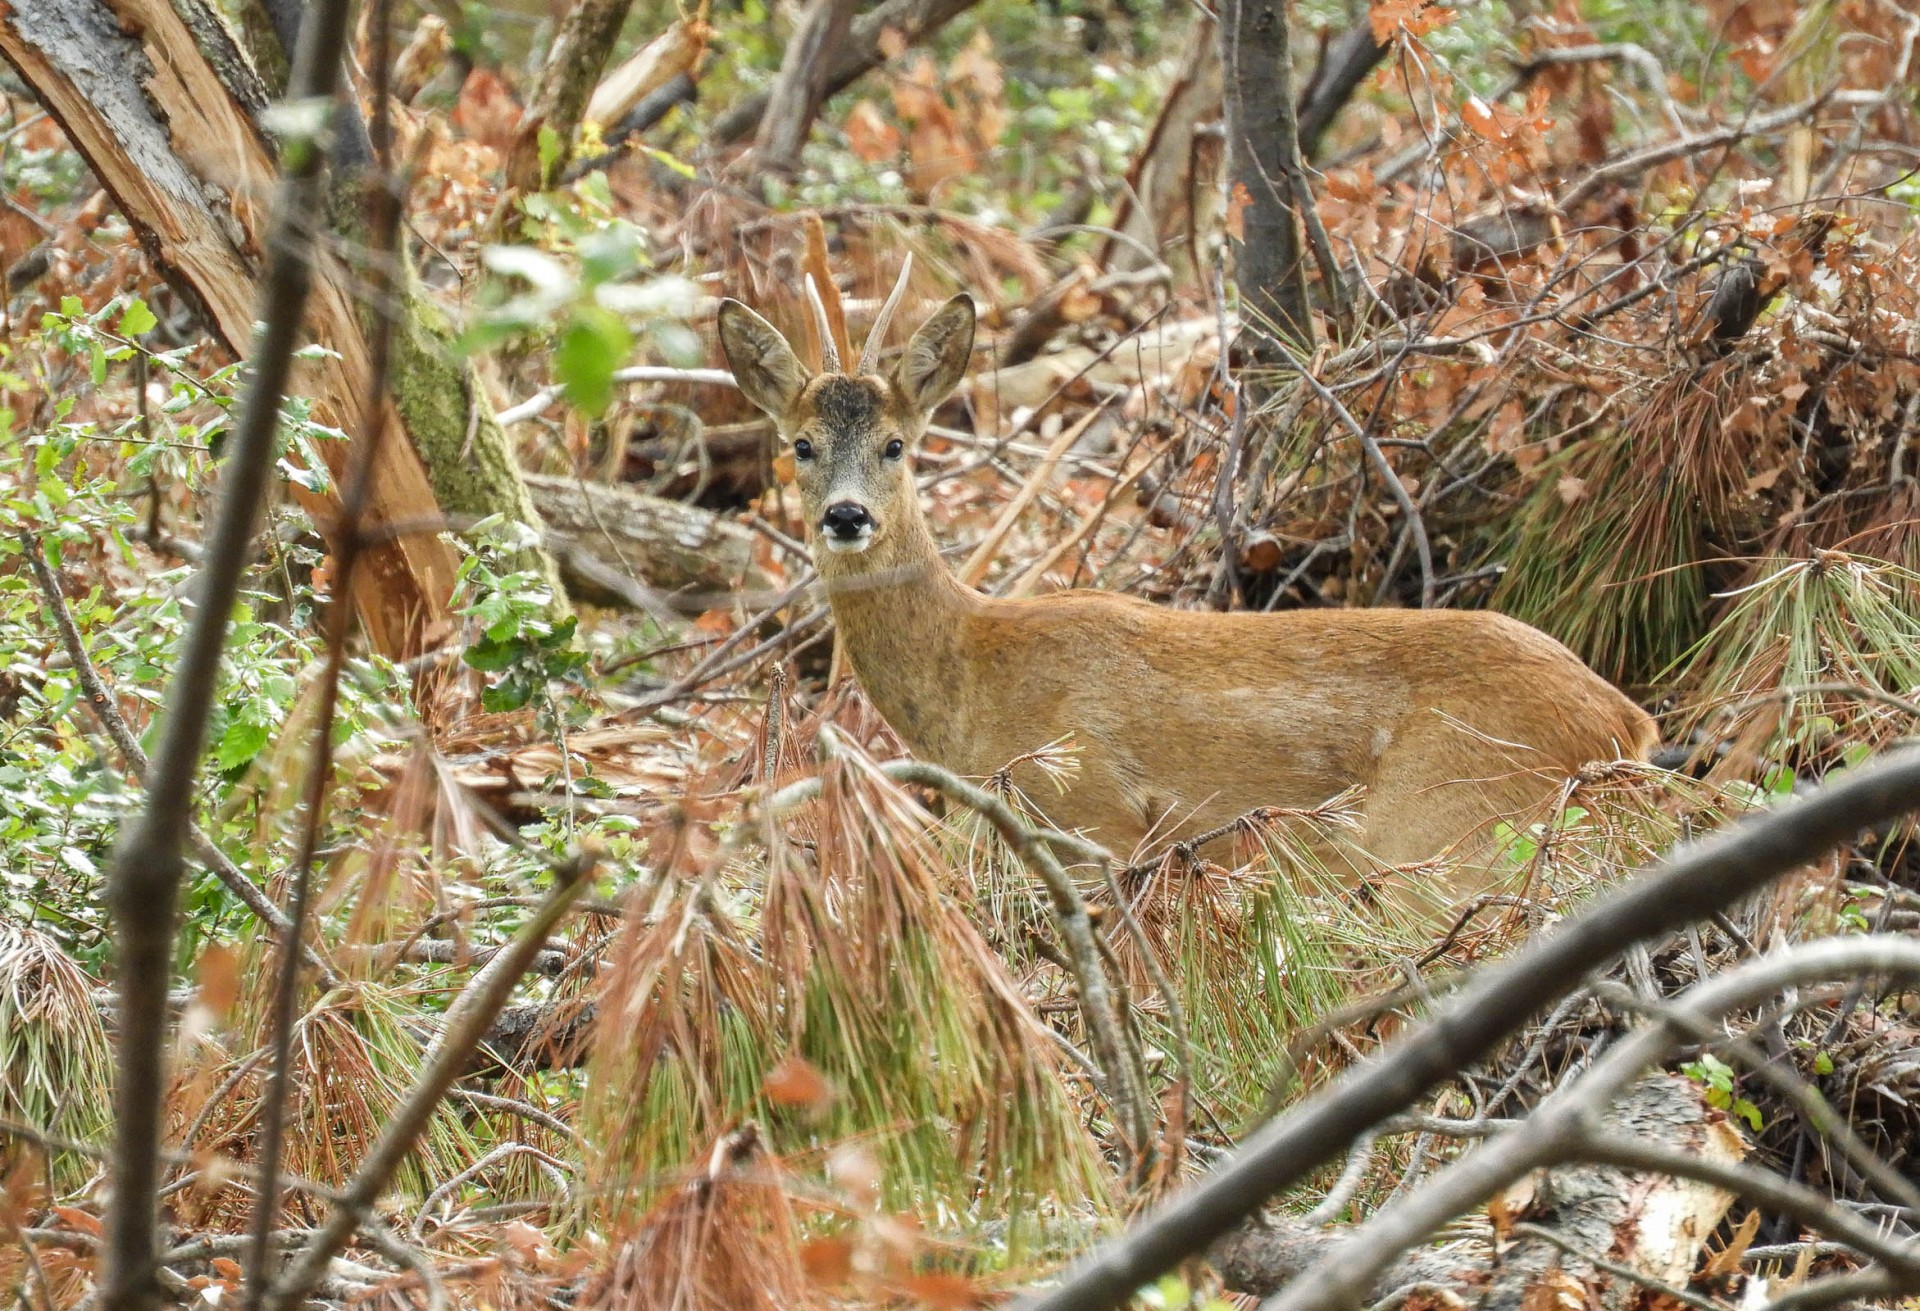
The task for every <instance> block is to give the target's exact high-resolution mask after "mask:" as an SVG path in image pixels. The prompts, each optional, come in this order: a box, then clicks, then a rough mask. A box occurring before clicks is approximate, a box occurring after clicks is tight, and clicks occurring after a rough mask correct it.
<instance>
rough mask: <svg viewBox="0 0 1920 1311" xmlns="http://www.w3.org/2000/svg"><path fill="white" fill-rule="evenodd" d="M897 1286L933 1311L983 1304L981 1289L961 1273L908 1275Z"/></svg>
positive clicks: (967, 1309)
mask: <svg viewBox="0 0 1920 1311" xmlns="http://www.w3.org/2000/svg"><path fill="white" fill-rule="evenodd" d="M897 1287H898V1289H899V1291H900V1292H901V1293H902V1294H903V1295H905V1296H906V1297H908V1298H911V1299H912V1300H913V1301H915V1302H918V1303H919V1304H920V1305H921V1306H927V1307H934V1308H936V1311H970V1308H973V1307H983V1306H986V1305H987V1295H986V1292H985V1290H983V1289H982V1288H981V1287H980V1285H978V1284H976V1283H974V1282H973V1280H971V1279H968V1278H967V1277H966V1276H965V1275H952V1274H932V1275H909V1276H908V1277H907V1278H905V1279H902V1280H900V1281H899V1283H898V1285H897Z"/></svg>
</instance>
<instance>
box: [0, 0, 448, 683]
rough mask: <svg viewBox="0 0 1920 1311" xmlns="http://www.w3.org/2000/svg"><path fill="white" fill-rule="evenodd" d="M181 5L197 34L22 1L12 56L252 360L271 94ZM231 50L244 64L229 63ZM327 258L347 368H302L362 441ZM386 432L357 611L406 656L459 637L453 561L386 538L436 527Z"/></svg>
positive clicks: (136, 13)
mask: <svg viewBox="0 0 1920 1311" xmlns="http://www.w3.org/2000/svg"><path fill="white" fill-rule="evenodd" d="M177 8H178V10H179V11H180V12H186V13H189V14H195V15H197V16H198V18H197V20H196V21H195V22H194V23H193V24H192V25H191V26H189V24H188V23H186V22H184V21H182V19H181V18H180V15H179V12H176V5H174V4H170V3H167V0H113V2H112V3H108V0H12V3H11V4H10V5H9V6H7V7H5V8H3V9H0V54H3V55H4V56H5V57H6V59H7V60H8V62H10V63H11V64H12V65H13V66H14V68H15V69H17V70H18V71H19V73H20V76H21V77H22V78H23V79H24V80H25V81H26V82H27V84H28V85H29V86H30V87H32V88H33V90H34V93H35V95H36V96H37V97H38V98H39V100H40V103H41V104H42V105H43V106H45V108H46V109H47V110H48V112H49V113H50V114H51V115H52V116H53V117H54V118H55V119H56V120H57V121H58V122H59V123H60V124H61V126H62V127H63V128H64V129H65V130H66V133H67V136H68V139H69V140H71V141H72V142H73V144H74V146H75V148H76V149H78V150H79V151H80V153H81V154H82V155H84V156H85V157H86V160H87V162H88V164H89V166H90V167H91V168H92V169H93V172H94V174H95V176H97V177H98V178H99V179H100V181H101V183H102V184H103V185H104V186H105V187H106V188H107V189H108V191H109V192H110V193H111V194H112V196H113V197H114V200H115V203H116V205H117V206H118V208H119V209H120V211H121V213H122V214H124V215H125V216H126V218H127V220H128V222H129V223H130V225H131V226H132V227H133V229H134V231H135V233H136V234H137V235H138V237H139V240H140V243H141V245H142V247H143V248H144V249H145V250H146V252H147V254H148V256H149V257H150V258H151V259H152V261H153V264H154V267H155V268H156V269H157V270H158V271H159V272H160V273H161V274H162V276H164V277H165V278H166V279H167V281H168V282H169V283H171V284H172V285H173V286H174V287H175V288H176V290H178V291H179V292H180V294H181V295H182V296H183V297H184V298H185V299H187V300H188V301H189V302H190V303H192V304H194V305H195V306H196V307H197V308H198V309H199V310H200V311H201V314H202V316H203V317H204V319H205V320H206V322H207V323H208V324H209V325H210V326H211V327H212V329H213V331H214V332H215V333H217V334H218V336H219V337H220V338H221V340H222V341H223V342H224V343H225V344H226V346H227V347H228V348H229V349H230V350H232V351H234V352H235V353H236V354H241V355H244V354H246V352H247V351H248V350H249V349H250V348H251V345H252V341H253V329H254V322H253V316H254V313H255V308H256V303H257V282H258V278H259V275H260V260H261V237H262V236H263V234H264V231H265V226H266V222H267V213H266V208H265V204H264V198H265V197H267V196H268V195H270V194H271V193H272V191H273V188H274V186H275V183H276V181H277V179H278V169H277V168H276V167H275V162H274V153H275V152H274V148H273V146H272V144H271V143H270V142H268V141H267V140H266V138H265V136H264V134H263V133H262V132H261V130H260V128H259V126H258V122H257V119H256V117H255V113H256V111H257V109H258V107H259V105H261V104H263V103H264V97H263V95H261V93H260V92H259V90H258V88H259V82H258V79H257V78H252V77H251V76H250V68H251V66H250V65H248V64H247V63H246V62H245V61H244V59H241V58H239V56H238V51H237V48H235V47H233V46H232V45H231V43H230V42H226V41H225V39H224V37H223V36H221V35H219V34H218V31H217V29H218V24H217V23H213V21H212V19H211V17H210V15H208V14H207V13H206V12H205V10H204V9H203V8H202V7H201V6H200V4H199V0H178V6H177ZM199 20H205V21H199ZM209 23H212V26H209ZM207 43H211V49H212V50H213V52H214V59H213V61H210V59H209V57H208V53H206V51H207V48H208V46H207ZM223 44H224V48H225V49H226V50H230V51H232V52H233V59H231V60H229V59H227V58H226V57H225V56H224V55H223V54H221V53H220V51H221V48H222V46H223ZM223 73H224V74H226V75H228V76H232V77H233V78H234V79H235V82H236V86H237V87H238V91H237V92H236V91H235V90H230V89H229V87H228V86H227V85H226V84H225V83H224V82H223V81H222V76H223ZM320 259H321V263H322V267H321V268H320V270H319V274H320V276H319V277H317V278H316V280H315V283H314V288H313V298H312V302H311V304H310V306H309V309H308V325H309V332H310V333H311V335H312V337H313V339H314V340H316V341H318V342H320V343H322V344H324V345H326V346H327V347H328V349H329V350H331V351H333V352H336V355H335V356H334V357H329V358H327V359H323V360H318V361H313V362H311V363H309V364H307V365H305V366H303V368H302V371H301V373H300V375H299V382H298V384H297V385H298V387H299V389H300V390H301V391H303V392H304V393H305V394H306V395H308V396H310V397H311V398H312V399H313V402H314V412H315V416H316V417H317V418H318V419H319V420H320V421H322V422H324V423H328V424H331V425H334V426H336V427H339V428H341V429H343V430H345V431H347V432H349V433H352V432H354V431H355V430H356V429H357V428H358V427H359V426H360V423H361V416H362V412H363V409H364V406H365V396H366V393H367V389H368V386H369V384H370V379H369V363H370V362H369V359H368V354H367V343H366V340H365V337H364V336H363V334H362V331H361V328H360V323H359V316H358V310H357V307H356V306H355V304H354V302H353V300H352V298H351V296H350V295H349V294H348V291H347V288H348V287H349V286H350V285H351V280H350V279H349V278H348V277H347V276H345V273H344V271H343V270H342V269H341V268H340V267H339V264H338V261H337V259H336V257H334V256H332V255H330V254H325V253H323V254H322V255H321V256H320ZM382 421H383V422H384V423H386V424H387V425H388V434H387V435H388V440H384V441H382V442H381V444H380V451H379V461H378V465H377V467H376V469H375V470H374V475H373V484H372V485H373V493H372V498H371V504H370V505H369V515H368V522H367V525H366V526H367V529H368V530H369V531H370V532H371V533H372V534H373V540H374V543H375V544H374V545H372V546H370V547H369V549H368V550H367V553H366V555H365V556H364V557H363V560H362V564H363V568H362V569H361V570H359V571H358V572H357V573H356V576H355V579H354V594H353V598H352V599H353V603H354V606H355V610H356V612H357V613H358V615H359V616H360V619H361V621H362V623H363V624H364V625H365V626H366V629H367V632H368V634H369V635H370V637H371V639H372V641H373V644H374V646H375V647H376V648H377V649H378V650H380V651H382V652H383V653H386V654H389V655H393V656H396V657H403V658H404V657H406V656H409V655H412V654H414V653H416V652H418V651H420V650H423V649H426V648H427V647H428V646H431V645H433V644H435V643H437V642H438V641H440V640H441V638H442V637H443V636H444V634H445V633H446V632H447V631H448V628H449V625H448V615H447V598H448V595H449V593H450V592H451V589H452V584H453V571H454V558H453V554H452V551H451V550H450V549H449V548H448V547H447V545H446V544H445V543H444V542H442V541H441V540H440V539H439V537H438V536H436V535H435V534H432V533H419V532H414V533H406V534H397V535H387V536H382V535H381V534H380V528H381V526H382V525H384V524H397V523H408V524H417V523H420V522H423V521H432V520H434V519H436V518H437V517H438V515H439V505H438V503H437V501H436V500H435V498H434V495H433V492H432V489H431V486H430V484H429V481H428V478H427V474H426V470H425V469H424V468H423V466H422V464H421V461H420V457H419V455H418V453H417V452H416V450H415V448H414V446H413V444H412V442H411V441H410V440H408V434H407V433H406V431H405V425H404V423H403V421H402V418H401V416H400V415H399V414H398V413H397V412H396V411H395V409H394V408H393V407H392V406H391V405H389V406H387V407H385V411H384V414H383V416H382ZM320 453H321V455H322V458H324V459H325V460H326V461H327V463H328V466H329V468H330V471H331V472H332V474H333V478H334V481H335V482H336V483H337V482H338V481H339V480H340V479H341V478H342V477H344V475H345V473H346V469H347V465H348V463H349V459H350V451H349V450H348V449H347V447H346V445H345V444H344V443H338V442H335V443H322V449H321V452H320ZM294 495H295V497H296V498H297V499H298V500H299V501H300V502H301V503H302V504H303V505H304V506H305V507H306V508H307V509H308V510H309V512H311V513H312V514H314V515H315V516H316V517H317V518H319V519H321V520H322V521H326V520H328V519H330V518H331V517H332V516H333V514H334V512H335V511H336V509H337V507H336V503H335V501H334V499H333V497H332V496H315V495H313V494H312V493H309V492H307V491H305V490H304V489H300V488H295V489H294Z"/></svg>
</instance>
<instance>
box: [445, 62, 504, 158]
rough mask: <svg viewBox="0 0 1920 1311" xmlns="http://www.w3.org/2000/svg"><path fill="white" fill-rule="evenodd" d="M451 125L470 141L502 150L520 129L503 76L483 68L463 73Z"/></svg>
mask: <svg viewBox="0 0 1920 1311" xmlns="http://www.w3.org/2000/svg"><path fill="white" fill-rule="evenodd" d="M453 125H454V126H455V127H457V128H459V129H460V131H461V133H462V134H464V135H465V136H466V137H467V138H468V139H469V140H471V141H478V142H480V143H481V144H482V145H486V146H491V147H492V148H493V149H495V150H498V151H502V152H504V151H506V150H507V149H508V148H509V147H511V146H512V145H513V138H514V134H515V133H516V132H518V131H519V129H520V106H519V104H518V102H516V101H515V100H514V98H513V91H512V89H511V88H509V87H508V86H507V83H506V79H504V78H502V77H501V76H500V75H499V74H498V73H495V72H493V71H492V70H490V69H486V68H476V69H474V70H473V72H471V73H469V74H467V80H466V84H465V85H463V86H462V87H461V88H460V99H459V100H458V101H456V102H455V103H454V106H453Z"/></svg>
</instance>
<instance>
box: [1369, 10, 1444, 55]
mask: <svg viewBox="0 0 1920 1311" xmlns="http://www.w3.org/2000/svg"><path fill="white" fill-rule="evenodd" d="M1456 17H1458V15H1456V14H1455V13H1454V12H1453V10H1451V9H1448V8H1445V7H1444V6H1442V5H1437V4H1433V3H1432V2H1431V0H1375V3H1374V5H1373V6H1372V8H1370V9H1369V10H1368V11H1367V22H1368V23H1370V24H1371V25H1372V27H1373V39H1374V40H1375V41H1377V42H1379V43H1380V44H1381V45H1385V44H1387V43H1388V42H1389V41H1391V40H1393V38H1394V35H1395V34H1396V33H1398V32H1400V31H1403V30H1404V31H1405V32H1406V34H1407V35H1408V36H1413V37H1421V36H1425V35H1426V34H1427V33H1429V32H1432V31H1436V30H1438V29H1439V28H1442V27H1445V26H1446V25H1447V24H1448V23H1451V22H1452V21H1453V20H1454V19H1455V18H1456Z"/></svg>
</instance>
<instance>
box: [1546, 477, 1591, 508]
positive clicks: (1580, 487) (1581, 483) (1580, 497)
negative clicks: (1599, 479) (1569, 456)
mask: <svg viewBox="0 0 1920 1311" xmlns="http://www.w3.org/2000/svg"><path fill="white" fill-rule="evenodd" d="M1553 490H1554V491H1555V492H1557V493H1559V495H1560V503H1561V504H1562V505H1576V504H1578V503H1579V502H1581V501H1584V500H1586V499H1587V480H1586V479H1585V478H1578V477H1575V476H1574V475H1573V474H1570V473H1563V474H1561V475H1560V480H1559V481H1558V482H1556V483H1555V484H1554V485H1553Z"/></svg>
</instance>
